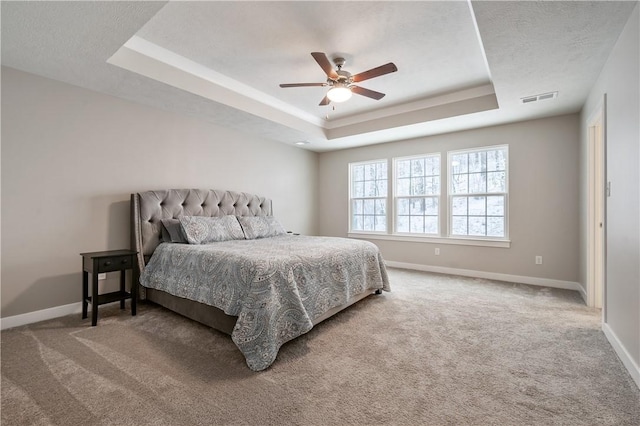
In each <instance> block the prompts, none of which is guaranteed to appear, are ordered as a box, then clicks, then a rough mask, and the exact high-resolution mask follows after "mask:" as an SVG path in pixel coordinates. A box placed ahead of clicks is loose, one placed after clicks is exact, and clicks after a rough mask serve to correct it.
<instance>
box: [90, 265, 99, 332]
mask: <svg viewBox="0 0 640 426" xmlns="http://www.w3.org/2000/svg"><path fill="white" fill-rule="evenodd" d="M95 270H97V268H94V271H95ZM91 275H92V276H93V280H92V285H91V325H92V326H96V325H97V324H98V274H96V273H95V272H94V273H93V274H91Z"/></svg>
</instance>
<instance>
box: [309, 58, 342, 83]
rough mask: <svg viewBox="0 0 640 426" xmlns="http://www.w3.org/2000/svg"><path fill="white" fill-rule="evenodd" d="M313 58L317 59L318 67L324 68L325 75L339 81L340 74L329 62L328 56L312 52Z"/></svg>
mask: <svg viewBox="0 0 640 426" xmlns="http://www.w3.org/2000/svg"><path fill="white" fill-rule="evenodd" d="M311 56H313V59H315V60H316V62H317V63H318V65H320V68H322V70H323V71H324V73H325V74H327V77H329V78H330V79H331V80H337V79H338V73H337V72H336V70H334V69H333V65H331V62H329V58H327V55H325V54H324V53H322V52H311Z"/></svg>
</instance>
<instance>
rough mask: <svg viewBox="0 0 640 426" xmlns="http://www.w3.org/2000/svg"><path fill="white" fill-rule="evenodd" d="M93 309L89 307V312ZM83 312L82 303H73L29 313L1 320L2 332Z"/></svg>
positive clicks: (0, 328)
mask: <svg viewBox="0 0 640 426" xmlns="http://www.w3.org/2000/svg"><path fill="white" fill-rule="evenodd" d="M90 309H91V308H90V307H89V310H90ZM81 312H82V302H77V303H71V304H69V305H62V306H56V307H54V308H48V309H42V310H40V311H35V312H29V313H26V314H21V315H14V316H12V317H6V318H0V330H6V329H8V328H13V327H19V326H21V325H26V324H33V323H34V322H40V321H45V320H49V319H53V318H59V317H63V316H65V315H71V314H79V313H81Z"/></svg>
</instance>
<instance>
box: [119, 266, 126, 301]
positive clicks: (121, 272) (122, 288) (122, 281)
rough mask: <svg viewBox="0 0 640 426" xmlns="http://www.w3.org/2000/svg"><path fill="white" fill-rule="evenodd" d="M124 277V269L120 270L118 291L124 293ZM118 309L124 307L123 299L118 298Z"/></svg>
mask: <svg viewBox="0 0 640 426" xmlns="http://www.w3.org/2000/svg"><path fill="white" fill-rule="evenodd" d="M124 278H125V271H124V269H123V270H122V271H120V293H121V294H124ZM120 309H124V299H122V300H120Z"/></svg>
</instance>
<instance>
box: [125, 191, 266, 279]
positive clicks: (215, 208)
mask: <svg viewBox="0 0 640 426" xmlns="http://www.w3.org/2000/svg"><path fill="white" fill-rule="evenodd" d="M272 214H273V210H272V207H271V200H270V199H268V198H265V197H261V196H259V195H254V194H247V193H245V192H235V191H221V190H216V189H164V190H159V191H147V192H139V193H136V194H131V247H132V248H133V249H134V250H137V251H138V266H139V268H140V271H141V272H142V270H143V269H144V265H145V264H146V261H147V260H148V259H149V257H150V256H151V255H152V254H153V251H154V250H155V248H156V247H157V246H158V244H160V239H161V236H162V230H161V222H160V221H161V220H162V219H176V218H179V217H180V216H209V217H219V216H225V215H235V216H271V215H272Z"/></svg>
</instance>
